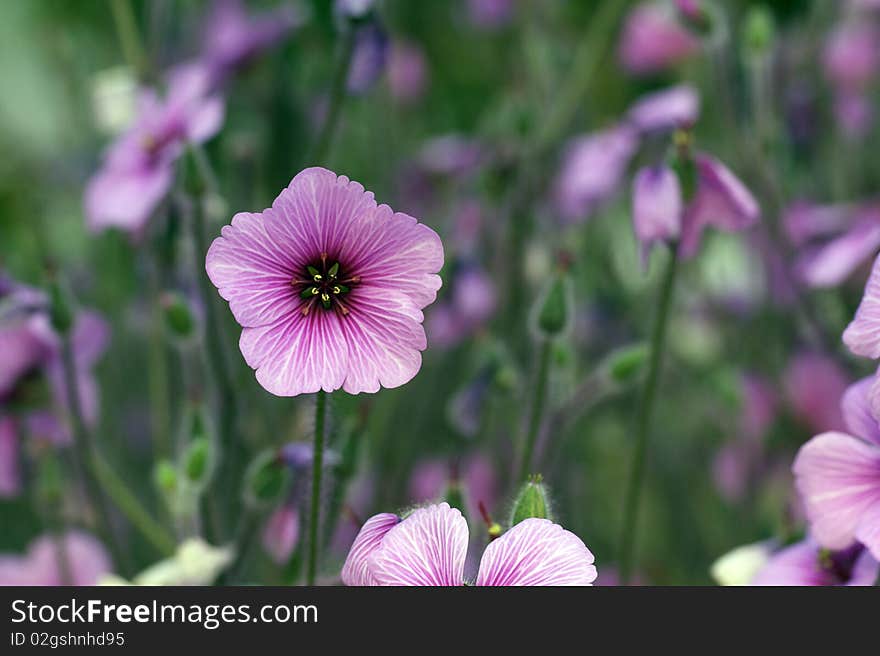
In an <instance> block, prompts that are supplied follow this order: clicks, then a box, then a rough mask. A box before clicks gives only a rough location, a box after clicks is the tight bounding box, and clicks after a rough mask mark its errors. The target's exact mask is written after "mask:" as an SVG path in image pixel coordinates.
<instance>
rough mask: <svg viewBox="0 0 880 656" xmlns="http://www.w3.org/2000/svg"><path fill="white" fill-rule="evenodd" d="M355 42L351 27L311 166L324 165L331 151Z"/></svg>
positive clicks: (343, 47) (312, 154) (314, 146)
mask: <svg viewBox="0 0 880 656" xmlns="http://www.w3.org/2000/svg"><path fill="white" fill-rule="evenodd" d="M354 42H355V38H354V28H351V27H349V28H348V30H347V31H346V33H345V38H344V40H343V42H342V53H341V56H340V58H339V64H338V67H337V69H336V73H335V75H334V77H333V86H332V87H331V88H330V102H329V104H328V105H327V116H326V117H325V118H324V124H323V125H322V126H321V131H320V132H319V133H318V137H317V139H316V140H315V143H314V145H313V146H312V151H311V153H310V154H309V161H308V163H309V164H323V163H324V160H325V159H326V158H327V155H328V153H329V151H330V146H331V145H332V142H333V134H334V133H335V132H336V126H337V124H338V123H339V117H340V116H341V114H342V105H343V104H344V102H345V96H346V89H345V86H346V84H347V83H348V70H349V68H350V67H351V59H352V56H353V55H354Z"/></svg>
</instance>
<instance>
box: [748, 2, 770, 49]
mask: <svg viewBox="0 0 880 656" xmlns="http://www.w3.org/2000/svg"><path fill="white" fill-rule="evenodd" d="M773 33H774V27H773V16H772V14H771V13H770V11H769V10H768V9H767V7H765V6H763V5H757V6H754V7H752V8H751V9H750V10H749V13H748V14H746V18H745V25H744V29H743V46H744V48H745V52H746V54H748V55H753V56H759V57H760V56H762V55H764V54H766V53H767V51H768V50H769V49H770V47H771V46H772V45H773V36H774V34H773Z"/></svg>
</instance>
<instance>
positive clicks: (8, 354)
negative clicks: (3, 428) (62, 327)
mask: <svg viewBox="0 0 880 656" xmlns="http://www.w3.org/2000/svg"><path fill="white" fill-rule="evenodd" d="M54 346H55V339H54V335H53V334H52V329H51V328H50V327H49V320H48V300H47V299H46V297H45V296H44V295H43V294H42V293H41V292H39V291H37V290H35V289H32V288H30V287H27V286H25V285H20V284H18V283H17V282H14V281H12V280H11V279H8V278H6V277H3V276H2V274H0V401H2V400H3V399H4V398H6V397H8V396H9V395H10V394H11V393H12V391H13V390H14V389H15V386H16V384H17V383H18V381H19V380H20V379H21V378H22V377H24V376H26V375H27V374H29V373H30V372H32V371H34V370H36V369H39V368H40V367H41V366H43V365H44V364H46V363H47V362H48V361H49V360H50V359H51V357H52V354H53V351H54Z"/></svg>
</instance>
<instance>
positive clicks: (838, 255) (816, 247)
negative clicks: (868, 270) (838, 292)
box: [784, 202, 880, 288]
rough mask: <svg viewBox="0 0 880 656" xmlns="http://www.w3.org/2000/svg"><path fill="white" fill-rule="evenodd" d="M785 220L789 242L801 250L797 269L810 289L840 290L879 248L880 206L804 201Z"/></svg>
mask: <svg viewBox="0 0 880 656" xmlns="http://www.w3.org/2000/svg"><path fill="white" fill-rule="evenodd" d="M784 221H785V227H786V231H787V233H788V235H789V239H790V240H791V241H792V243H794V244H795V245H796V246H799V247H800V248H801V249H802V252H801V254H800V256H799V257H798V258H797V261H796V263H795V270H796V272H797V274H798V277H799V278H800V279H801V280H802V281H803V282H804V283H806V284H807V285H809V286H810V287H816V288H825V287H837V286H838V285H840V284H841V283H843V282H844V281H845V280H846V279H847V278H849V277H850V276H851V275H852V274H853V273H854V272H855V271H856V270H857V269H858V268H859V266H861V265H862V264H864V263H865V262H867V261H868V260H869V259H870V258H872V257H873V256H874V255H875V254H876V253H877V250H878V249H880V205H862V206H858V205H810V204H808V203H803V202H801V203H796V204H795V205H793V206H792V207H791V208H789V209H788V210H787V211H786V213H785V217H784Z"/></svg>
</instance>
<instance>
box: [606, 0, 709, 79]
mask: <svg viewBox="0 0 880 656" xmlns="http://www.w3.org/2000/svg"><path fill="white" fill-rule="evenodd" d="M699 48H700V42H699V39H697V37H695V36H694V35H693V34H691V33H690V32H689V31H688V30H687V28H685V27H684V26H683V25H682V24H681V23H680V22H679V21H678V19H677V17H676V15H675V10H674V8H673V7H672V6H671V5H670V4H667V3H662V2H644V3H641V4H639V5H638V6H636V7H635V8H634V9H633V10H632V11H631V12H630V13H629V15H628V16H627V18H626V23H625V24H624V27H623V33H622V34H621V37H620V43H619V45H618V57H619V59H620V62H621V64H623V67H624V68H626V69H627V70H628V71H629V72H630V73H636V74H644V73H654V72H657V71H662V70H663V69H666V68H669V67H671V66H674V65H676V64H678V63H679V62H681V61H683V60H685V59H687V58H688V57H690V56H691V55H693V54H695V53H696V52H697V51H698V50H699Z"/></svg>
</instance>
